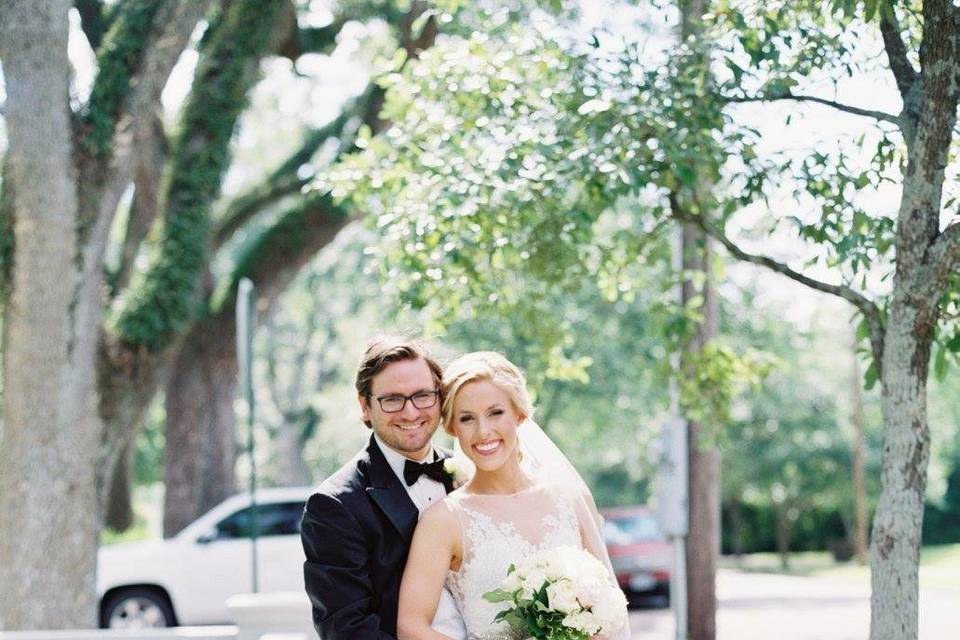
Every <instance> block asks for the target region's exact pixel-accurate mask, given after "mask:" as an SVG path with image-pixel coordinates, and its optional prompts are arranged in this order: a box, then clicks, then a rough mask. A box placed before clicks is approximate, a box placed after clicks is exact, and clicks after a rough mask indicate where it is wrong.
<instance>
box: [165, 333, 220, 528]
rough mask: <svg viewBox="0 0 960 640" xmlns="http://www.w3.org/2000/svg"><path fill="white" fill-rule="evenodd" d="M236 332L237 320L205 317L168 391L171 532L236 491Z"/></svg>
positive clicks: (167, 500) (167, 512) (181, 357)
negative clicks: (234, 321) (235, 322)
mask: <svg viewBox="0 0 960 640" xmlns="http://www.w3.org/2000/svg"><path fill="white" fill-rule="evenodd" d="M230 317H231V318H232V315H231V316H230ZM235 336H236V331H235V329H234V327H233V323H232V322H228V323H224V322H222V321H218V319H216V318H213V319H207V320H204V321H202V322H200V323H199V324H198V325H197V326H196V327H195V328H194V329H193V330H192V331H191V332H190V335H189V336H188V337H187V340H186V342H185V343H184V346H183V348H182V349H181V350H180V354H179V356H178V357H177V360H176V362H175V364H174V366H173V371H172V375H171V376H170V382H169V383H168V385H167V394H166V407H167V423H166V476H165V481H166V494H165V497H164V515H163V535H164V536H165V537H169V536H172V535H174V534H176V533H177V532H179V531H180V530H181V529H183V527H185V526H186V525H188V524H189V523H190V522H192V521H193V520H194V519H196V518H197V517H198V516H200V515H202V514H203V513H205V512H206V511H207V510H208V509H210V508H211V507H213V506H214V505H216V504H217V503H218V502H220V501H221V500H223V499H224V498H226V497H228V496H229V495H231V494H232V493H234V492H235V491H236V479H235V477H234V468H233V464H234V459H235V456H236V450H237V440H236V434H235V431H234V418H233V400H234V394H235V390H236V383H237V373H238V367H237V360H236V345H235V344H234V342H235V340H236V337H235Z"/></svg>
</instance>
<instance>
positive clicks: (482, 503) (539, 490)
mask: <svg viewBox="0 0 960 640" xmlns="http://www.w3.org/2000/svg"><path fill="white" fill-rule="evenodd" d="M446 502H447V504H449V505H450V506H451V508H452V509H453V511H454V512H455V513H457V515H458V518H459V521H460V528H461V533H462V542H463V559H462V561H461V565H460V569H459V571H451V572H450V573H449V574H448V575H447V587H448V588H449V589H450V592H451V593H452V594H453V597H454V599H455V600H456V602H457V607H458V608H459V609H460V612H461V614H462V615H463V620H464V623H465V625H466V628H467V639H468V640H506V639H510V638H517V637H518V636H516V635H514V634H513V633H512V631H511V629H510V627H509V626H507V625H506V624H505V623H498V624H494V622H493V619H494V617H496V615H497V613H498V612H499V611H500V610H501V609H502V608H503V607H504V604H503V603H490V602H487V601H486V600H484V599H483V594H484V593H486V592H488V591H491V590H493V589H496V588H497V587H498V586H499V584H500V582H501V581H502V580H503V579H504V578H505V577H506V575H507V569H508V568H509V566H510V565H511V564H512V563H516V562H517V561H518V560H519V559H521V558H523V557H525V556H528V555H530V554H532V553H535V552H538V551H541V550H543V549H552V548H555V547H560V546H564V545H572V546H578V547H579V546H583V545H582V542H581V536H580V528H579V525H578V520H577V513H576V511H575V509H574V504H573V502H572V500H571V496H569V495H567V494H566V493H565V492H564V491H562V490H561V489H559V488H557V487H550V486H545V485H540V486H537V487H534V488H532V489H528V490H526V491H521V492H519V493H515V494H510V495H478V494H469V493H465V492H464V491H463V490H462V489H461V490H458V491H455V492H453V493H451V494H450V495H449V496H447V499H446Z"/></svg>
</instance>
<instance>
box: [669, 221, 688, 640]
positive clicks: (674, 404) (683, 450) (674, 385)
mask: <svg viewBox="0 0 960 640" xmlns="http://www.w3.org/2000/svg"><path fill="white" fill-rule="evenodd" d="M671 262H672V266H673V272H674V273H675V274H678V275H679V274H680V273H681V272H682V271H683V229H682V228H680V227H678V228H677V230H676V233H675V234H674V237H673V251H672V255H671ZM676 299H677V302H679V303H680V304H681V306H682V304H683V284H682V280H678V281H677V286H676ZM670 363H671V365H672V368H673V371H674V375H673V376H671V377H670V387H669V392H670V413H671V416H672V417H673V418H674V419H675V420H671V422H673V423H674V424H673V425H672V428H673V433H671V438H670V443H671V446H670V457H671V459H672V462H673V465H674V467H673V472H674V477H675V479H676V485H675V486H676V495H675V496H674V499H675V500H676V501H677V502H678V504H677V505H676V506H677V511H678V513H679V514H681V515H680V518H679V519H680V520H682V522H681V523H678V524H679V526H677V527H676V528H675V529H674V530H673V531H672V532H671V534H670V541H671V542H672V543H673V573H672V574H671V576H670V607H671V608H672V609H673V619H674V622H675V626H676V635H675V638H676V640H687V628H688V627H687V544H686V539H687V525H688V523H689V515H688V508H689V502H688V498H687V490H688V485H689V470H688V469H687V466H688V465H687V448H688V447H689V440H688V439H689V433H690V429H689V427H688V425H687V421H686V420H684V419H683V417H682V416H681V415H680V384H679V382H678V380H677V376H678V375H680V354H679V353H678V352H674V353H672V354H670Z"/></svg>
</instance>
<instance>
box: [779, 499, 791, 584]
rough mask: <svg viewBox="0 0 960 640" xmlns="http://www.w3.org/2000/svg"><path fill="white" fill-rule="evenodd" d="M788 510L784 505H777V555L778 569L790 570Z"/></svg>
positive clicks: (789, 523)
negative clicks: (778, 558) (778, 559)
mask: <svg viewBox="0 0 960 640" xmlns="http://www.w3.org/2000/svg"><path fill="white" fill-rule="evenodd" d="M789 511H790V509H789V508H788V506H787V504H786V503H781V504H778V505H777V553H778V554H779V555H780V568H781V569H783V570H784V571H787V570H789V569H790V533H791V522H790V515H789Z"/></svg>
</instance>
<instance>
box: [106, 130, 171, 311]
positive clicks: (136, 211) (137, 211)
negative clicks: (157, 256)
mask: <svg viewBox="0 0 960 640" xmlns="http://www.w3.org/2000/svg"><path fill="white" fill-rule="evenodd" d="M152 125H153V126H152V127H150V128H149V129H146V131H144V130H141V133H143V134H144V135H143V136H142V137H141V138H140V139H139V140H138V141H137V143H136V145H135V147H134V158H133V164H134V167H133V184H134V192H133V202H132V203H131V204H130V214H129V216H128V217H127V229H126V232H125V234H124V240H123V248H122V250H121V254H120V265H119V267H118V269H117V272H116V274H115V275H114V276H113V277H112V279H111V280H112V286H111V290H112V292H113V294H114V295H115V294H116V293H118V292H120V291H123V290H124V289H126V287H127V285H128V284H129V283H130V274H131V272H132V269H133V264H134V261H135V260H136V258H137V255H138V254H139V252H140V246H141V245H142V243H143V240H144V238H146V237H147V232H149V231H150V228H151V227H152V226H153V223H154V221H156V219H157V218H158V217H159V215H160V189H161V178H162V176H163V167H164V166H165V165H166V159H167V149H166V137H165V135H164V132H163V122H162V121H161V119H160V114H159V113H157V114H155V117H154V120H153V123H152Z"/></svg>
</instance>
